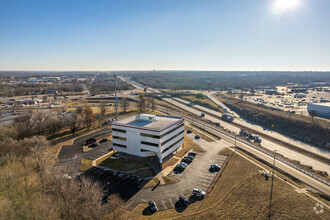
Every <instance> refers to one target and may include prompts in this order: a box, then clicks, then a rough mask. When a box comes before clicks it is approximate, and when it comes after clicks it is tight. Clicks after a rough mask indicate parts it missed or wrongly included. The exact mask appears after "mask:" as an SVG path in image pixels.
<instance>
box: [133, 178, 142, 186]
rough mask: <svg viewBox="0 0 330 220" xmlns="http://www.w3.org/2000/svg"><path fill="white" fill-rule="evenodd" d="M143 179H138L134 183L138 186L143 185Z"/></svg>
mask: <svg viewBox="0 0 330 220" xmlns="http://www.w3.org/2000/svg"><path fill="white" fill-rule="evenodd" d="M143 180H144V179H143V177H138V178H137V179H136V180H135V181H134V183H135V184H137V185H139V184H140V183H142V182H143Z"/></svg>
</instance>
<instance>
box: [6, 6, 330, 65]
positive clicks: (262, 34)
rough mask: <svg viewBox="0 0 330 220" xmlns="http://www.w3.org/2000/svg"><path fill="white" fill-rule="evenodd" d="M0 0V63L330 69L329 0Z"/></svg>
mask: <svg viewBox="0 0 330 220" xmlns="http://www.w3.org/2000/svg"><path fill="white" fill-rule="evenodd" d="M288 1H294V2H293V3H292V4H289V5H283V4H284V3H283V2H284V1H283V0H249V1H246V0H231V1H224V0H223V1H221V0H210V1H207V2H206V1H203V0H181V1H175V0H167V1H153V0H141V1H134V0H123V1H118V0H117V1H111V0H109V1H107V0H99V1H91V0H79V1H78V0H71V1H67V0H58V1H50V0H31V1H24V0H12V1H7V0H0V31H1V34H0V48H1V49H0V70H41V71H42V70H45V71H56V70H65V71H70V70H80V71H88V70H100V71H102V70H153V69H156V70H219V71H221V70H224V71H228V70H235V71H239V70H241V71H286V70H288V71H329V70H330V50H329V48H330V26H329V24H328V21H330V14H329V13H328V12H329V9H330V1H327V0H288Z"/></svg>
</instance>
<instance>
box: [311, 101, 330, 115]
mask: <svg viewBox="0 0 330 220" xmlns="http://www.w3.org/2000/svg"><path fill="white" fill-rule="evenodd" d="M307 111H308V113H309V114H310V115H316V116H319V117H324V118H330V102H325V103H308V106H307Z"/></svg>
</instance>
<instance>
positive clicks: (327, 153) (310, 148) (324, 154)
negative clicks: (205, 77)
mask: <svg viewBox="0 0 330 220" xmlns="http://www.w3.org/2000/svg"><path fill="white" fill-rule="evenodd" d="M212 94H214V93H211V94H210V93H206V94H205V95H207V97H209V98H210V99H211V100H212V101H213V102H215V103H216V104H217V105H219V104H221V105H222V106H224V104H223V103H222V102H220V101H219V100H218V99H216V98H215V97H214V96H212ZM227 109H228V108H227ZM207 110H208V111H209V112H210V113H212V114H213V113H218V114H220V113H219V112H216V111H213V110H211V109H207ZM229 110H230V109H229ZM235 114H236V113H235ZM236 115H237V114H236ZM237 117H238V118H237V119H235V122H236V123H238V124H240V125H243V126H245V127H249V128H251V129H253V130H256V131H259V132H261V133H265V134H267V135H272V136H273V137H274V138H277V139H279V140H281V141H284V142H286V143H288V144H291V145H295V146H296V147H299V148H302V149H304V150H307V151H310V152H312V153H314V154H318V155H321V156H322V157H326V158H328V159H330V151H329V150H325V149H320V148H318V147H316V146H312V145H310V144H306V143H303V142H301V141H298V140H295V139H293V138H290V137H287V136H285V135H282V134H280V133H277V132H274V131H270V130H268V129H265V128H263V127H262V126H259V125H257V124H255V123H252V122H249V121H247V120H244V119H243V118H241V117H240V116H239V115H237Z"/></svg>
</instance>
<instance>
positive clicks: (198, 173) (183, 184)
mask: <svg viewBox="0 0 330 220" xmlns="http://www.w3.org/2000/svg"><path fill="white" fill-rule="evenodd" d="M187 136H188V137H190V138H192V140H194V139H193V137H194V134H189V135H187ZM194 141H195V142H196V143H198V144H200V145H201V146H202V147H203V148H204V149H205V150H206V152H198V153H197V155H196V158H195V159H194V161H193V162H192V163H191V164H190V165H188V167H187V168H186V169H185V171H183V173H182V174H174V173H173V172H172V173H171V174H170V175H169V176H171V177H174V178H176V179H178V182H176V183H173V184H168V185H160V186H158V187H156V188H155V189H153V188H152V187H151V188H144V189H141V190H140V191H139V192H138V193H137V194H136V195H134V196H133V197H132V198H130V199H129V200H128V201H127V202H126V208H127V209H130V210H131V209H133V208H135V207H136V206H137V205H138V204H140V203H141V202H145V203H147V202H148V201H150V200H154V201H155V202H156V204H157V207H158V208H159V210H165V209H170V208H175V203H176V202H177V200H178V198H179V196H180V195H191V191H192V189H193V188H195V187H196V188H200V189H201V190H203V191H206V190H207V189H208V187H209V186H210V184H211V183H212V180H213V179H214V177H215V176H216V173H212V172H209V167H210V165H211V164H213V163H217V164H218V165H220V166H221V165H222V164H223V163H224V161H225V159H226V156H223V155H219V154H218V152H219V151H220V150H221V149H224V148H225V147H224V146H223V145H221V144H218V143H216V142H206V141H205V140H202V139H200V140H197V141H196V140H194Z"/></svg>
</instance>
